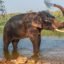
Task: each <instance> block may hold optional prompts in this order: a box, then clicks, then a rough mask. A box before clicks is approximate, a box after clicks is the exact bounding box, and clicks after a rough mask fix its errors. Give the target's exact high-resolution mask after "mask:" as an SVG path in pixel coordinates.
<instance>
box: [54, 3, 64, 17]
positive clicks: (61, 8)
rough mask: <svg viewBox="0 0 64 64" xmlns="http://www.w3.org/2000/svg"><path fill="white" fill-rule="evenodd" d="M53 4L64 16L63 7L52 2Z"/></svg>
mask: <svg viewBox="0 0 64 64" xmlns="http://www.w3.org/2000/svg"><path fill="white" fill-rule="evenodd" d="M53 6H54V7H57V8H59V9H60V10H61V11H62V13H63V16H64V8H63V7H62V6H60V5H57V4H53Z"/></svg>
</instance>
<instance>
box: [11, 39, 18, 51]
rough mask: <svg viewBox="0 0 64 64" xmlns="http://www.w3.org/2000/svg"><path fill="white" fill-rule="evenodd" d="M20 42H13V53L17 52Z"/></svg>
mask: <svg viewBox="0 0 64 64" xmlns="http://www.w3.org/2000/svg"><path fill="white" fill-rule="evenodd" d="M18 42H19V40H18V39H16V40H13V41H12V45H13V51H17V45H18Z"/></svg>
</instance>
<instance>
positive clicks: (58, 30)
mask: <svg viewBox="0 0 64 64" xmlns="http://www.w3.org/2000/svg"><path fill="white" fill-rule="evenodd" d="M53 27H54V30H55V31H57V32H64V30H61V29H58V28H57V27H56V26H55V25H53Z"/></svg>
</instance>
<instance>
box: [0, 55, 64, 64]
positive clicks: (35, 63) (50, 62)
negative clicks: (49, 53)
mask: <svg viewBox="0 0 64 64" xmlns="http://www.w3.org/2000/svg"><path fill="white" fill-rule="evenodd" d="M0 64H64V58H62V59H58V58H54V59H53V58H52V59H49V58H47V59H38V60H35V59H29V58H27V57H22V56H19V57H18V58H17V59H11V60H6V59H1V60H0Z"/></svg>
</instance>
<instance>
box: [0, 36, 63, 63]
mask: <svg viewBox="0 0 64 64" xmlns="http://www.w3.org/2000/svg"><path fill="white" fill-rule="evenodd" d="M41 40H42V41H41V46H40V54H41V55H39V57H37V56H32V55H33V46H32V43H31V41H30V40H29V39H24V40H23V39H22V40H20V41H19V43H18V51H15V52H14V51H12V48H13V47H12V45H11V44H10V46H9V51H10V52H4V53H3V42H2V41H3V40H2V38H0V58H4V57H5V58H6V59H8V60H9V59H15V58H16V59H17V60H18V58H19V57H21V59H25V57H26V59H25V62H27V61H28V60H31V61H32V59H35V60H34V62H38V59H40V58H42V59H43V60H44V58H48V59H49V58H50V59H51V58H53V59H54V58H55V59H56V58H57V59H60V60H62V59H64V38H59V37H43V38H41ZM11 51H12V52H11ZM27 58H28V59H27Z"/></svg>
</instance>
